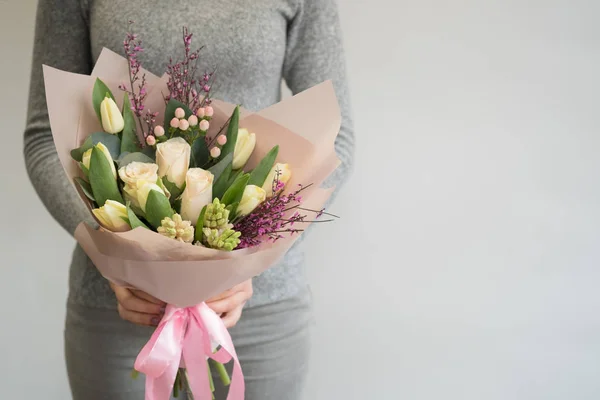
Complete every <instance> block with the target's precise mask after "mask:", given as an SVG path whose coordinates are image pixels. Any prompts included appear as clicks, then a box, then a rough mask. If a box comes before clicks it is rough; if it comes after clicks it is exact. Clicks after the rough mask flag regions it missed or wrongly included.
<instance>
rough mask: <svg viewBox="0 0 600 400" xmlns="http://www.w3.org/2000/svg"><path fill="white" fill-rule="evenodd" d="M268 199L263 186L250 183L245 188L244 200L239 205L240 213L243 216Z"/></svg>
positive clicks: (238, 210)
mask: <svg viewBox="0 0 600 400" xmlns="http://www.w3.org/2000/svg"><path fill="white" fill-rule="evenodd" d="M266 199H267V193H266V192H265V190H264V189H263V188H260V187H258V186H255V185H248V186H246V188H245V189H244V194H243V195H242V200H241V201H240V205H239V206H238V209H237V212H238V215H239V216H241V217H243V216H245V215H248V214H250V213H251V212H252V211H254V209H255V208H256V207H258V205H259V204H260V203H262V202H263V201H265V200H266Z"/></svg>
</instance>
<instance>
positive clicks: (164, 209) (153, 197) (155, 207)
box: [146, 190, 173, 228]
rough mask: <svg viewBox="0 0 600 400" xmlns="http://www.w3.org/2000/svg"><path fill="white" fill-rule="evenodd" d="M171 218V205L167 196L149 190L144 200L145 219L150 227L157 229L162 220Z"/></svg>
mask: <svg viewBox="0 0 600 400" xmlns="http://www.w3.org/2000/svg"><path fill="white" fill-rule="evenodd" d="M172 216H173V209H171V204H170V203H169V199H167V196H165V195H164V194H162V193H160V192H158V191H156V190H151V191H150V192H149V193H148V199H147V200H146V219H147V220H148V222H149V223H150V225H152V226H153V227H154V228H158V227H159V226H160V225H161V221H162V220H163V219H165V218H166V217H172Z"/></svg>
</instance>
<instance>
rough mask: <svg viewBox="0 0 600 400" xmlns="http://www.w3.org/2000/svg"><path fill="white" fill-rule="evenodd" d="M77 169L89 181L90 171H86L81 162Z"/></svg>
mask: <svg viewBox="0 0 600 400" xmlns="http://www.w3.org/2000/svg"><path fill="white" fill-rule="evenodd" d="M79 167H80V168H81V170H82V171H83V173H84V175H85V176H86V177H87V178H88V179H89V177H90V170H89V169H87V167H86V166H85V165H84V164H83V163H82V162H79Z"/></svg>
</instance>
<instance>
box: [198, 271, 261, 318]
mask: <svg viewBox="0 0 600 400" xmlns="http://www.w3.org/2000/svg"><path fill="white" fill-rule="evenodd" d="M250 297H252V279H249V280H247V281H246V282H243V283H240V284H239V285H237V286H235V287H233V288H232V289H229V290H227V291H226V292H223V293H221V294H220V295H218V296H216V297H214V298H212V299H209V300H206V304H207V305H208V306H209V307H210V308H211V309H212V310H213V311H214V312H216V313H217V314H219V315H220V316H221V319H222V320H223V323H224V324H225V326H226V327H227V328H231V327H233V326H235V324H237V322H238V321H239V320H240V317H241V316H242V308H244V305H245V304H246V302H247V301H248V300H249V299H250Z"/></svg>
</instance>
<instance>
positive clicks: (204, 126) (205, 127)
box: [200, 119, 210, 132]
mask: <svg viewBox="0 0 600 400" xmlns="http://www.w3.org/2000/svg"><path fill="white" fill-rule="evenodd" d="M208 128H210V122H208V121H207V120H205V119H203V120H202V121H200V130H201V131H203V132H206V131H207V130H208Z"/></svg>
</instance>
